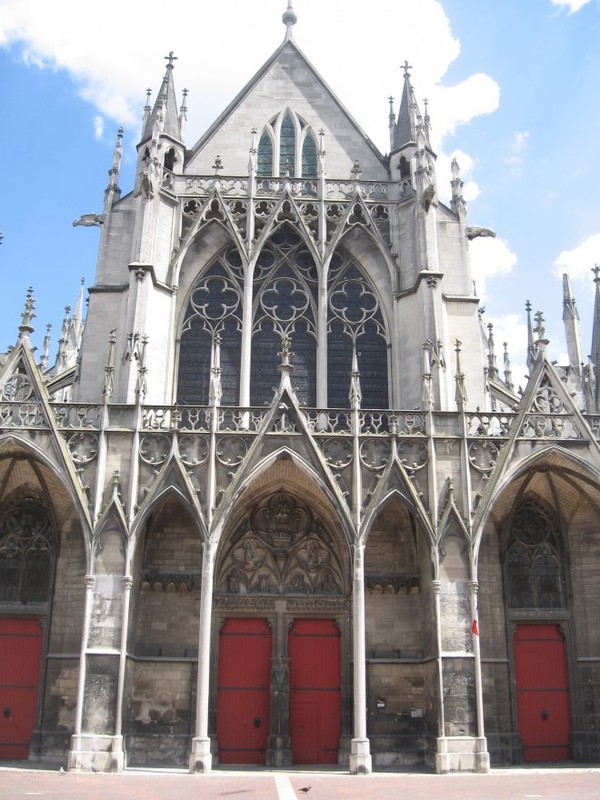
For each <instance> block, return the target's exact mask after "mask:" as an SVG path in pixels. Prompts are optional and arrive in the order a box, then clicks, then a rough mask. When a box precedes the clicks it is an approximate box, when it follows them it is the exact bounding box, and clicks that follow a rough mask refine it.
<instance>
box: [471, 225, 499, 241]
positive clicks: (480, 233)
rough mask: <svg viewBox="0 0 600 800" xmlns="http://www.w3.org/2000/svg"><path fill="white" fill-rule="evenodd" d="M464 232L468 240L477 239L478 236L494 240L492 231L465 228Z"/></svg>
mask: <svg viewBox="0 0 600 800" xmlns="http://www.w3.org/2000/svg"><path fill="white" fill-rule="evenodd" d="M465 232H466V234H467V239H469V240H472V239H477V238H478V237H479V236H489V237H491V238H492V239H495V238H496V234H495V233H494V231H491V230H490V229H489V228H477V227H467V228H465Z"/></svg>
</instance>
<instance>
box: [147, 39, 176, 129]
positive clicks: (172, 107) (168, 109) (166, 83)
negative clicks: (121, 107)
mask: <svg viewBox="0 0 600 800" xmlns="http://www.w3.org/2000/svg"><path fill="white" fill-rule="evenodd" d="M165 59H166V61H167V70H166V72H165V77H164V78H163V82H162V86H161V87H160V91H159V93H158V95H157V97H156V101H155V103H154V108H153V109H152V111H151V112H150V113H146V109H147V108H148V105H147V106H146V109H144V111H145V113H144V129H143V132H142V141H146V140H147V139H152V138H157V135H158V134H165V135H166V136H170V137H172V138H173V139H177V140H178V141H181V128H180V126H179V112H178V109H177V101H176V98H175V84H174V82H173V70H174V69H175V61H177V56H176V55H174V54H173V51H172V50H171V51H170V52H169V55H167V56H165ZM148 97H149V96H148Z"/></svg>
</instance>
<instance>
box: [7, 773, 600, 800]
mask: <svg viewBox="0 0 600 800" xmlns="http://www.w3.org/2000/svg"><path fill="white" fill-rule="evenodd" d="M306 789H308V791H305V790H306ZM30 797H31V798H34V797H40V798H48V799H49V800H51V799H52V798H60V800H88V799H90V800H92V799H93V800H105V798H106V800H125V799H126V800H175V799H177V800H192V798H193V800H217V798H226V799H227V800H229V798H231V800H238V798H239V800H301V798H308V800H382V799H386V798H403V799H404V800H421V798H423V800H425V798H427V800H432V799H433V800H435V798H436V797H440V798H443V800H600V768H587V767H581V768H573V767H568V768H553V769H497V770H492V772H490V773H489V774H488V775H471V774H461V775H459V774H452V775H430V774H414V773H407V774H404V773H401V774H398V773H393V774H392V773H375V774H373V775H368V776H356V777H354V776H350V775H348V774H346V773H340V772H304V771H302V772H259V771H256V772H245V771H244V772H241V771H237V772H232V771H220V770H219V771H215V772H212V773H211V774H209V775H189V774H187V773H185V772H183V771H179V772H178V771H169V772H166V771H159V770H156V771H141V770H126V771H125V772H123V773H121V774H119V775H105V774H101V775H89V774H86V775H82V774H74V773H67V774H60V773H59V772H58V771H57V770H55V769H53V770H44V769H31V768H20V769H16V768H13V767H1V766H0V798H1V800H23V798H30Z"/></svg>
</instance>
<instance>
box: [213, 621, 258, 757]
mask: <svg viewBox="0 0 600 800" xmlns="http://www.w3.org/2000/svg"><path fill="white" fill-rule="evenodd" d="M270 658H271V629H270V628H269V625H268V623H267V620H266V619H228V620H226V621H225V624H224V625H223V627H222V628H221V636H220V641H219V679H218V688H217V738H218V741H219V761H220V763H221V764H264V763H265V760H266V752H267V738H268V735H269V721H270V720H269V707H270V703H269V694H270V674H271V669H270V664H271V662H270Z"/></svg>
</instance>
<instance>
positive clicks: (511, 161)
mask: <svg viewBox="0 0 600 800" xmlns="http://www.w3.org/2000/svg"><path fill="white" fill-rule="evenodd" d="M528 142H529V131H515V133H514V134H513V138H512V141H511V145H510V150H511V155H510V156H508V157H507V158H505V159H504V163H505V164H506V166H507V167H508V168H509V169H510V173H511V175H514V176H515V177H520V176H521V175H522V174H523V161H524V158H523V154H524V152H525V150H526V149H527V144H528Z"/></svg>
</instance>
